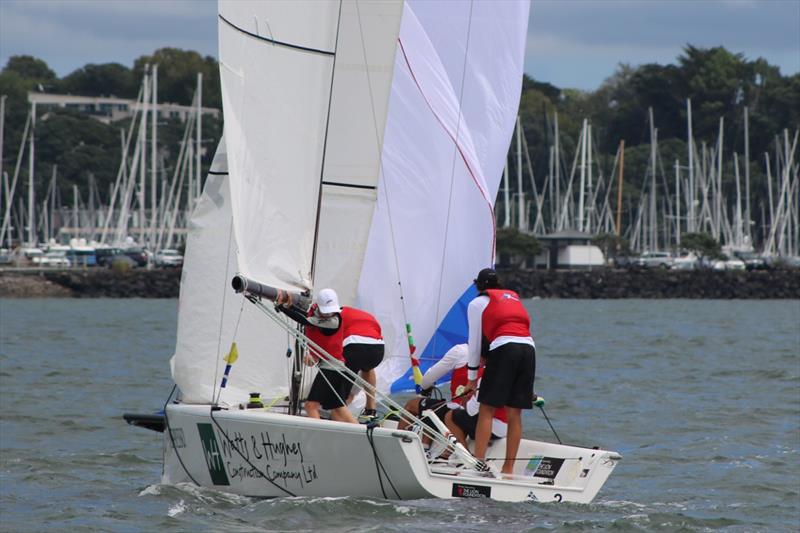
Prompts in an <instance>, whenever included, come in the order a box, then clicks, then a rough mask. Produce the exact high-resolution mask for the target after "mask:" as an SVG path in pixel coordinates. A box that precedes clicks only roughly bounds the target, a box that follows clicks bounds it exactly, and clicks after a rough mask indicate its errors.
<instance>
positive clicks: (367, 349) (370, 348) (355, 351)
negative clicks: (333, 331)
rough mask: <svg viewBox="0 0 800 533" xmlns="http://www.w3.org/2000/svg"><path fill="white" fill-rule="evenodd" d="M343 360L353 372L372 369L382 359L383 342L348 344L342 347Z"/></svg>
mask: <svg viewBox="0 0 800 533" xmlns="http://www.w3.org/2000/svg"><path fill="white" fill-rule="evenodd" d="M344 360H345V364H346V365H347V368H349V369H350V370H352V371H353V372H356V373H358V372H361V371H366V370H372V369H373V368H375V367H376V366H378V365H379V364H381V361H383V344H358V343H353V344H348V345H347V346H345V347H344Z"/></svg>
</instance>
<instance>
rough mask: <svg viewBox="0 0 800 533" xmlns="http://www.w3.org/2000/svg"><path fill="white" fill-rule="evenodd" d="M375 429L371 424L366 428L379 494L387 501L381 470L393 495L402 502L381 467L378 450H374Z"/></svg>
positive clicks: (374, 424) (374, 425)
mask: <svg viewBox="0 0 800 533" xmlns="http://www.w3.org/2000/svg"><path fill="white" fill-rule="evenodd" d="M376 427H377V424H376V423H374V422H373V423H371V424H369V425H368V426H367V440H368V441H369V445H370V447H371V448H372V456H373V458H374V459H375V470H377V471H378V482H379V483H380V485H381V492H382V493H383V498H384V499H388V498H387V497H386V490H385V489H384V488H383V477H382V476H381V470H383V475H384V476H386V481H388V482H389V485H390V486H391V487H392V490H393V491H394V493H395V495H396V496H397V499H398V500H402V498H401V497H400V493H399V492H397V488H395V486H394V483H392V478H390V477H389V474H388V473H387V472H386V469H385V468H384V467H383V463H382V462H381V459H380V457H378V450H377V449H376V448H375V441H374V435H373V433H374V432H375V428H376Z"/></svg>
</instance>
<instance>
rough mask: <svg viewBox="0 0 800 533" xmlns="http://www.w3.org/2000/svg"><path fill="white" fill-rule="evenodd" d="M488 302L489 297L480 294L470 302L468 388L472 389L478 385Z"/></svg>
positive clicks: (468, 317)
mask: <svg viewBox="0 0 800 533" xmlns="http://www.w3.org/2000/svg"><path fill="white" fill-rule="evenodd" d="M488 304H489V298H488V297H487V296H478V297H477V298H475V299H474V300H472V301H471V302H470V303H469V307H468V308H467V322H468V324H469V337H468V339H469V343H468V350H469V357H468V358H467V379H469V384H468V385H467V388H471V389H472V390H475V389H476V387H477V380H478V369H479V368H480V361H481V344H482V337H483V332H482V330H481V321H482V319H483V310H484V309H486V306H487V305H488Z"/></svg>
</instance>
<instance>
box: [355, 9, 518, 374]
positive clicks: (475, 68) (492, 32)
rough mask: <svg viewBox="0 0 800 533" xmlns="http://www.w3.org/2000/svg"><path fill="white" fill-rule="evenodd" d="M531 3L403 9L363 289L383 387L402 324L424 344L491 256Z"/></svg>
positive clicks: (401, 358)
mask: <svg viewBox="0 0 800 533" xmlns="http://www.w3.org/2000/svg"><path fill="white" fill-rule="evenodd" d="M528 7H529V6H528V3H527V2H494V1H486V2H483V1H476V2H470V3H466V2H465V3H454V2H413V3H410V5H409V4H407V5H406V8H405V10H404V13H403V19H402V25H401V30H400V50H399V51H398V54H397V57H396V60H395V74H394V80H393V85H392V93H391V100H390V106H389V115H388V119H387V126H386V133H385V140H384V147H383V156H382V157H383V181H382V182H381V184H380V190H379V193H378V203H377V207H376V211H375V215H374V219H373V224H372V227H371V231H370V236H369V242H368V247H367V254H366V258H365V262H364V268H363V272H362V277H361V280H360V284H359V292H358V294H359V298H360V301H361V304H362V305H363V306H364V307H365V308H366V309H369V310H371V311H372V312H373V313H374V314H376V316H377V317H378V318H379V320H381V324H382V326H383V328H384V333H385V336H386V337H387V346H388V347H389V348H388V354H387V355H388V356H387V357H386V359H385V362H384V364H383V365H382V366H381V368H380V371H379V374H380V379H381V385H382V386H383V387H384V388H386V387H388V385H390V384H391V383H392V382H393V381H394V380H395V379H396V378H397V377H398V376H400V375H401V374H403V373H404V372H405V371H406V370H407V369H408V366H409V360H408V352H409V350H408V347H407V344H406V340H405V324H406V322H408V323H410V324H411V326H412V328H413V330H414V336H415V340H416V343H417V347H418V348H419V349H420V350H422V349H423V348H425V347H426V345H427V344H428V341H429V340H430V339H431V338H432V336H433V334H434V332H435V331H436V329H437V327H438V326H439V324H440V323H441V322H442V319H443V318H444V317H445V315H446V314H447V313H448V311H450V309H451V308H452V307H453V305H454V304H455V303H456V301H457V300H458V299H459V297H460V296H461V295H462V294H463V293H464V292H465V291H466V290H467V289H468V288H469V286H470V284H471V281H472V279H473V278H474V276H475V274H476V273H477V271H478V270H479V269H481V268H483V267H487V266H491V265H492V264H493V263H494V228H495V220H494V214H493V204H494V199H495V197H496V195H497V189H498V187H499V183H500V178H501V175H502V170H503V166H504V161H505V156H506V153H507V150H508V146H509V142H510V138H511V134H512V132H513V127H514V121H515V117H516V113H517V109H518V106H519V98H520V88H521V81H522V64H523V58H524V47H525V35H526V30H527V20H528ZM395 257H396V258H397V260H396V261H395ZM398 282H399V284H398ZM401 287H402V293H401ZM401 296H402V300H401ZM464 339H466V331H464ZM449 347H450V346H449V345H443V346H441V347H435V348H434V349H433V350H432V352H433V353H432V355H433V356H441V355H442V354H443V353H444V352H445V351H446V350H447V349H448V348H449Z"/></svg>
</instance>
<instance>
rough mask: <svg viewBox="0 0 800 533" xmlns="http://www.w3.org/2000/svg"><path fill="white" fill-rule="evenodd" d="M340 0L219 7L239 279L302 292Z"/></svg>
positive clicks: (230, 2) (275, 0) (225, 1)
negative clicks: (338, 0) (243, 275)
mask: <svg viewBox="0 0 800 533" xmlns="http://www.w3.org/2000/svg"><path fill="white" fill-rule="evenodd" d="M338 20H339V2H317V1H305V2H303V1H298V2H293V1H287V0H272V1H269V2H255V1H236V0H220V2H219V61H220V78H221V83H222V103H223V110H224V116H225V136H226V142H227V145H228V166H229V170H230V175H231V196H232V198H231V199H232V206H233V216H234V233H235V235H236V240H237V243H238V244H239V267H240V268H241V271H242V273H244V274H245V275H246V276H248V277H251V278H254V279H256V280H258V281H260V282H262V283H266V284H268V285H272V286H275V287H280V288H295V289H304V288H310V285H311V284H310V279H309V278H310V272H311V259H312V258H311V256H312V248H313V241H314V233H315V231H314V228H315V226H316V218H317V214H316V213H317V199H318V193H319V184H320V177H321V169H322V157H323V148H324V143H325V131H326V123H327V115H328V105H329V97H330V89H331V76H332V74H333V64H334V54H335V51H336V36H337V27H338Z"/></svg>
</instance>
